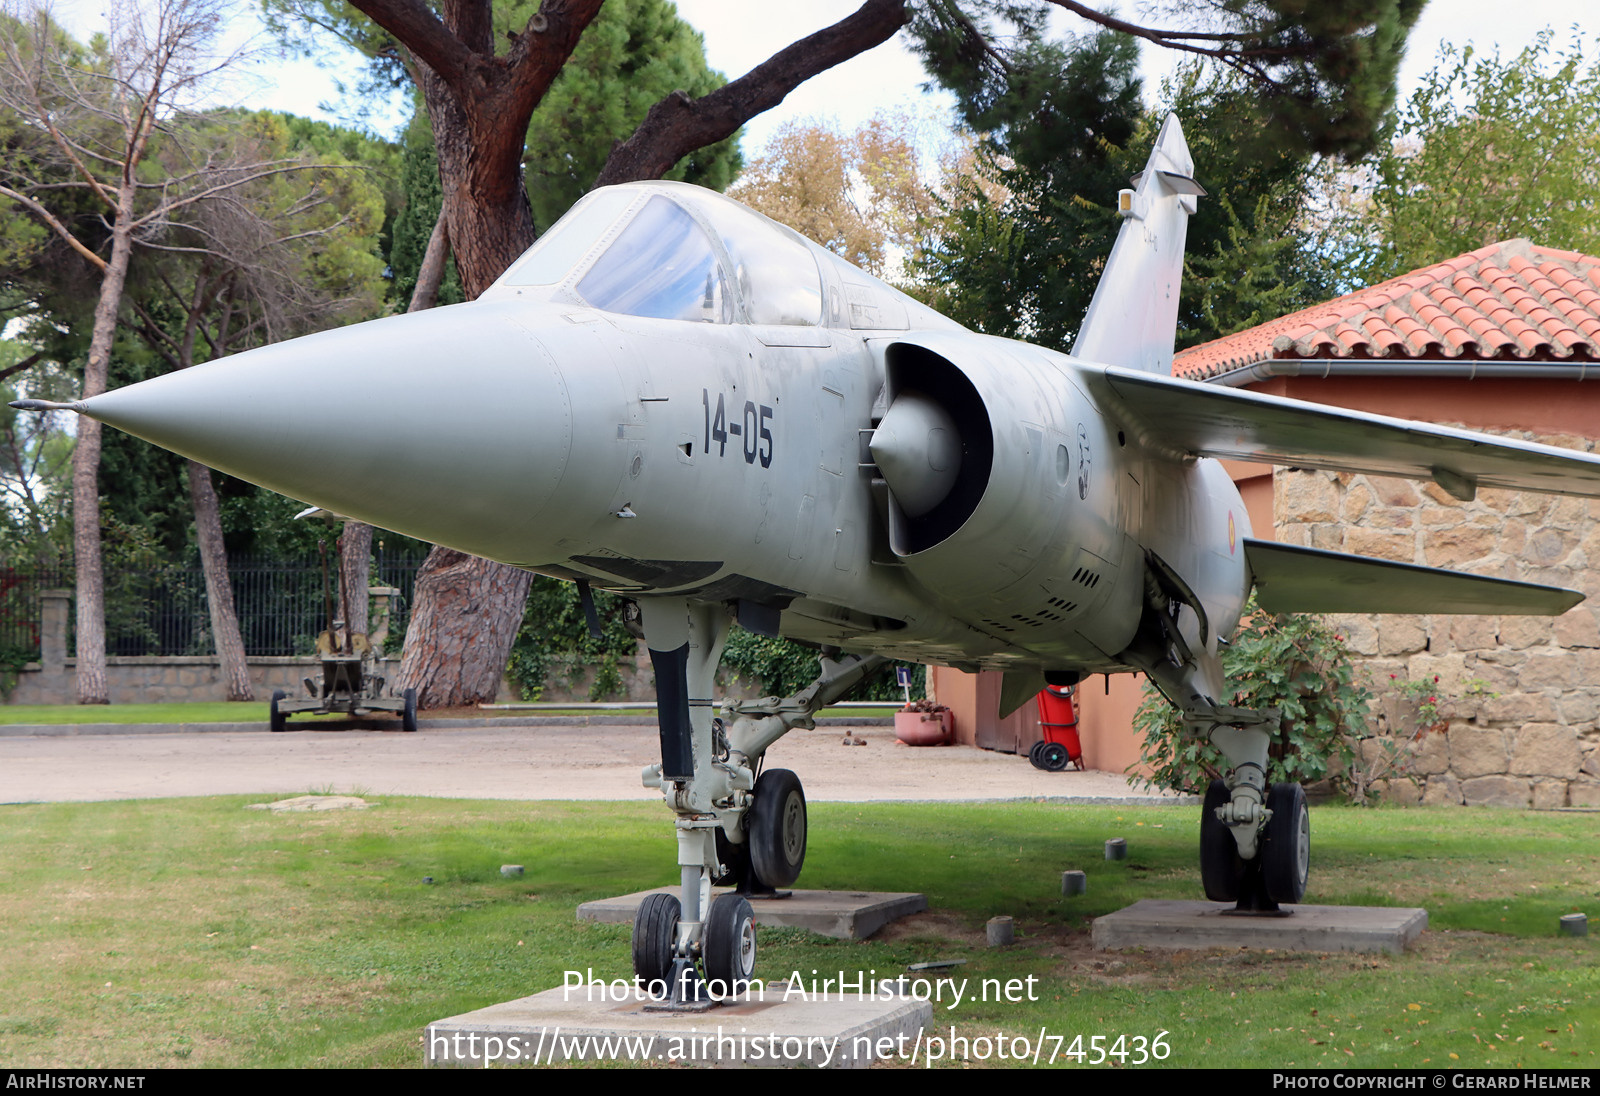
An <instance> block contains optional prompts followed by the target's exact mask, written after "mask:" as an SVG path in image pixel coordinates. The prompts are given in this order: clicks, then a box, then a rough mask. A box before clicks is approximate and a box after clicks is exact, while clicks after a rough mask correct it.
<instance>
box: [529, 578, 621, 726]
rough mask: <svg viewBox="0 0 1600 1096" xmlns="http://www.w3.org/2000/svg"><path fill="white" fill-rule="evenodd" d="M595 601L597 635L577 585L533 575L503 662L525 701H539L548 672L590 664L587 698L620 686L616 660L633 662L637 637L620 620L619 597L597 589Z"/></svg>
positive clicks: (575, 669) (566, 671)
mask: <svg viewBox="0 0 1600 1096" xmlns="http://www.w3.org/2000/svg"><path fill="white" fill-rule="evenodd" d="M594 603H595V609H596V610H597V611H598V612H599V614H600V637H599V638H598V639H596V638H595V637H594V636H592V635H590V634H589V623H588V621H587V620H586V619H585V618H584V613H583V604H582V602H581V601H580V600H579V598H578V587H577V584H576V583H572V582H562V581H560V580H558V579H553V578H545V577H544V576H543V575H538V576H535V577H534V580H533V587H532V589H531V590H530V591H529V592H528V607H527V609H526V611H525V612H524V613H523V615H522V627H521V628H520V629H519V630H518V631H517V638H516V642H515V643H513V644H512V647H511V660H510V662H509V664H508V665H507V666H506V674H507V675H508V676H509V677H510V678H511V680H512V681H514V682H516V685H517V692H518V693H519V694H520V695H521V697H522V699H523V700H538V699H539V698H540V697H541V696H542V695H543V694H544V690H545V686H546V684H547V682H548V679H549V676H550V675H551V674H552V673H564V674H566V675H568V676H576V674H577V673H578V672H579V671H581V670H582V669H583V668H584V667H588V666H593V667H594V668H595V678H594V681H593V682H592V683H591V684H590V686H589V699H590V700H605V699H607V698H608V697H611V696H614V695H616V693H617V692H618V690H620V689H621V688H622V673H621V670H620V668H619V664H620V663H621V662H622V661H623V660H628V661H632V659H633V656H634V652H635V650H637V648H638V641H637V640H635V639H634V638H633V635H632V634H631V633H630V632H629V631H628V629H627V628H626V626H624V624H623V620H622V610H623V601H622V599H621V598H619V597H617V596H616V595H615V594H611V593H607V592H606V591H604V590H596V591H595V592H594Z"/></svg>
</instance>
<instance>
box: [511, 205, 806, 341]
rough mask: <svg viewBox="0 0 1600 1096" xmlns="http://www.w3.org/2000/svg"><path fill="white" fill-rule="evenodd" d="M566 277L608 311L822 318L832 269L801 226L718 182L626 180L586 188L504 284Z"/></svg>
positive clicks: (710, 319) (782, 321)
mask: <svg viewBox="0 0 1600 1096" xmlns="http://www.w3.org/2000/svg"><path fill="white" fill-rule="evenodd" d="M529 286H550V287H552V288H554V287H562V288H564V289H565V290H567V291H568V292H570V293H572V294H575V295H576V296H577V297H578V298H579V299H581V300H582V301H583V302H584V303H586V304H588V305H590V306H591V307H593V308H597V309H599V310H600V311H602V312H614V313H619V314H622V315H627V316H644V317H650V318H655V319H665V320H690V321H694V322H699V323H734V322H738V321H740V320H743V321H745V322H749V323H757V324H778V325H785V326H816V325H819V324H821V323H822V318H823V316H822V303H823V291H822V276H821V274H820V273H819V271H818V269H817V261H816V258H815V257H814V256H813V254H812V251H811V248H810V246H808V245H807V244H806V242H805V240H804V239H803V238H802V237H800V236H799V235H797V234H796V233H794V232H793V231H791V230H789V229H787V228H784V227H783V226H782V225H779V224H777V223H775V222H773V221H769V220H767V219H766V218H765V217H761V216H759V215H758V214H755V213H752V212H751V211H750V210H748V209H745V208H744V207H743V206H741V205H739V204H738V203H737V202H733V201H730V200H728V199H726V198H723V197H722V196H721V195H719V194H715V193H713V192H711V191H704V190H699V189H697V188H694V187H687V186H670V187H666V186H662V185H660V184H655V185H650V186H620V187H607V188H605V189H603V190H596V191H593V192H591V193H590V194H587V195H585V196H584V197H583V199H582V200H581V201H579V202H578V204H577V205H575V206H573V207H572V209H571V210H570V211H568V213H567V215H566V216H564V217H562V218H561V220H559V221H557V222H556V223H555V224H554V225H553V226H551V228H550V230H549V231H548V232H546V233H545V234H544V235H543V236H542V237H540V239H539V242H538V243H536V244H534V245H533V247H531V248H530V249H529V250H528V252H527V253H526V254H525V255H523V256H522V257H521V258H520V259H518V260H517V261H516V262H515V263H513V264H512V265H511V268H510V269H509V270H507V271H506V272H505V274H503V275H502V276H501V278H500V280H499V281H497V282H496V283H495V287H496V288H500V287H507V288H515V287H529Z"/></svg>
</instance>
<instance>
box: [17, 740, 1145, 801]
mask: <svg viewBox="0 0 1600 1096" xmlns="http://www.w3.org/2000/svg"><path fill="white" fill-rule="evenodd" d="M850 733H851V734H852V735H853V736H854V737H856V738H860V739H865V740H866V743H867V744H866V745H865V746H845V745H841V740H842V739H844V738H845V736H846V730H845V729H843V728H838V727H823V728H818V729H817V730H814V731H795V732H793V733H792V734H790V735H789V736H788V737H787V738H785V739H783V740H782V741H781V742H779V743H778V744H777V745H776V746H774V747H773V748H772V749H771V750H770V751H769V752H768V755H767V756H768V764H769V765H770V766H780V767H784V768H790V769H794V770H795V771H796V772H797V773H799V774H800V777H801V779H802V780H803V781H804V782H805V789H806V795H807V797H808V798H810V799H814V800H818V801H835V802H840V801H842V802H864V801H873V800H878V801H884V800H943V801H955V800H1006V799H1051V800H1056V801H1072V800H1080V799H1081V800H1091V801H1093V800H1116V801H1125V802H1137V801H1141V800H1144V801H1150V797H1151V796H1152V793H1151V792H1148V791H1146V790H1144V789H1143V788H1142V787H1140V786H1130V785H1129V783H1128V781H1127V780H1126V779H1125V778H1124V777H1122V776H1121V775H1120V774H1115V773H1102V772H1087V773H1080V772H1064V773H1045V772H1040V771H1039V770H1037V769H1035V768H1033V766H1031V765H1029V764H1028V761H1027V758H1025V757H1015V756H1012V755H1010V754H998V753H992V752H990V751H987V750H977V749H972V748H968V747H962V746H950V747H941V748H922V749H914V748H911V747H907V746H902V745H900V744H899V743H897V742H896V741H895V738H894V731H893V729H892V728H889V727H858V728H852V729H850ZM658 751H659V746H658V744H657V739H656V731H655V728H654V727H648V726H566V725H562V726H527V727H486V728H442V729H429V728H428V727H427V726H426V724H425V725H424V727H423V729H422V730H421V731H419V732H418V733H416V734H403V733H400V732H398V731H371V730H335V729H327V730H322V729H318V730H302V731H291V732H289V733H286V734H269V733H265V732H251V731H237V732H218V731H213V732H208V733H163V734H151V733H130V734H96V735H59V734H56V735H39V736H25V735H17V736H12V737H3V738H0V802H3V803H26V802H64V801H85V800H104V799H150V798H160V797H166V796H194V795H232V794H246V795H254V794H273V795H277V794H290V795H298V794H303V793H305V792H308V791H313V790H315V791H333V792H340V793H356V794H362V795H426V796H441V797H449V798H477V799H609V800H624V799H640V800H646V799H656V798H658V796H659V793H658V792H655V791H652V790H648V789H646V788H644V787H642V786H641V785H640V783H639V771H640V770H641V769H642V768H644V766H646V765H648V764H650V763H652V762H653V761H655V760H657V759H658V758H659V756H660V754H659V752H658Z"/></svg>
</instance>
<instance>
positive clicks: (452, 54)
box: [350, 0, 484, 98]
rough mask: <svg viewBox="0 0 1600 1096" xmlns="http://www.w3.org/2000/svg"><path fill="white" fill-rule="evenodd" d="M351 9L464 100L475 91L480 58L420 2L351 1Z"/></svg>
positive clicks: (393, 0) (481, 62)
mask: <svg viewBox="0 0 1600 1096" xmlns="http://www.w3.org/2000/svg"><path fill="white" fill-rule="evenodd" d="M350 2H351V6H352V7H354V8H355V9H356V10H357V11H359V12H361V13H362V14H363V15H365V16H367V18H369V19H371V20H372V21H373V22H374V23H377V24H378V25H379V26H380V27H382V28H383V29H384V30H386V31H388V32H389V33H390V34H392V35H394V36H395V38H396V39H397V40H398V41H399V42H400V44H401V45H403V46H405V47H406V49H408V50H410V51H411V55H412V56H413V57H415V58H416V59H417V60H419V61H421V62H422V63H423V64H425V65H427V66H428V67H429V68H431V69H432V70H433V71H434V72H435V73H436V74H437V75H438V76H439V78H440V79H441V80H443V81H444V82H445V83H446V84H448V85H449V86H450V88H451V90H452V91H454V92H455V93H456V94H457V95H458V96H461V97H463V98H465V97H468V96H470V95H471V94H472V92H473V90H474V84H475V82H476V81H474V79H473V77H474V76H475V75H477V73H478V70H479V69H480V67H481V66H482V65H483V63H484V61H483V58H481V57H479V56H478V55H477V54H475V53H473V52H472V50H470V49H468V48H467V47H466V46H465V45H463V44H462V42H461V39H459V38H457V37H456V36H455V35H454V34H453V33H451V31H450V30H449V28H447V27H446V26H445V25H444V23H442V22H441V21H440V20H439V17H438V16H436V15H434V14H433V12H431V11H429V10H428V6H427V5H426V4H424V3H422V2H421V0H350Z"/></svg>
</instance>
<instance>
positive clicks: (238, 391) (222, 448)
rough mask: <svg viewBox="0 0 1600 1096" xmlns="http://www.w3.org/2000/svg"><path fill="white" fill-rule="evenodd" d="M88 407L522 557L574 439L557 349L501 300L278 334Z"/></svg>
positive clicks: (116, 421)
mask: <svg viewBox="0 0 1600 1096" xmlns="http://www.w3.org/2000/svg"><path fill="white" fill-rule="evenodd" d="M80 409H81V410H82V411H83V413H85V414H88V415H90V416H92V417H94V418H97V419H99V420H101V421H102V422H104V423H106V424H107V425H110V426H115V427H117V428H118V429H120V430H125V431H127V432H128V433H130V434H134V435H136V436H138V437H141V438H144V439H146V440H148V441H151V442H154V443H155V444H157V445H160V446H162V447H164V448H167V449H171V450H173V451H174V452H177V453H180V454H182V455H184V456H187V457H192V458H193V459H195V460H197V461H200V462H201V463H203V464H207V465H209V466H211V467H213V468H216V469H219V470H221V471H223V472H226V473H227V474H229V475H231V476H236V477H238V478H240V479H244V480H248V481H250V482H252V483H257V484H260V485H261V486H263V487H267V488H270V489H272V490H274V491H278V492H280V493H282V494H285V495H289V496H290V497H292V498H296V499H301V500H304V501H306V502H311V503H315V504H317V505H318V506H322V507H325V508H327V509H329V510H332V511H334V512H336V513H340V514H347V515H349V516H351V517H354V518H358V519H360V520H362V521H365V522H368V523H370V524H373V525H377V526H380V527H383V528H386V529H393V530H396V531H398V532H402V533H406V534H409V535H411V536H415V537H420V538H422V539H426V540H430V541H433V542H435V543H440V544H448V545H451V546H452V547H458V548H461V549H463V550H465V551H469V552H473V553H475V554H479V555H486V556H490V557H492V558H501V559H506V558H513V559H514V558H518V555H519V552H518V550H517V545H518V542H519V540H521V539H522V538H521V537H519V533H522V532H524V531H525V530H527V529H528V528H529V527H530V526H531V525H533V524H535V523H536V522H537V520H538V516H539V515H538V512H539V508H540V507H541V505H543V504H544V503H545V501H546V500H547V499H548V498H549V496H550V494H551V492H552V491H553V490H554V489H555V487H556V484H557V483H558V482H559V481H560V479H561V476H562V473H563V471H564V469H565V467H566V463H567V457H568V453H569V451H570V447H571V440H572V411H571V407H570V405H569V402H568V398H567V390H566V386H565V384H564V383H563V381H562V377H561V374H560V371H559V370H558V369H557V367H556V365H555V363H554V361H552V360H551V358H550V356H549V355H548V353H547V352H546V351H545V349H544V347H543V346H541V344H540V342H539V341H538V340H537V339H536V338H535V337H534V336H533V335H532V334H531V333H530V332H529V331H528V330H527V328H526V327H524V326H523V325H522V324H521V323H519V322H518V321H517V318H516V316H515V314H514V313H512V312H510V311H508V310H507V309H505V308H504V307H503V306H501V305H499V304H497V303H489V302H482V303H474V304H467V305H457V306H454V307H450V308H440V309H433V310H430V311H427V312H417V313H413V314H410V315H406V316H395V317H391V318H389V319H383V320H376V321H373V322H371V323H366V324H357V325H354V326H352V327H347V328H340V329H338V330H335V331H327V332H323V333H321V334H317V335H310V336H307V337H306V338H303V339H295V340H292V341H290V342H285V343H279V344H275V345H273V346H268V347H264V348H262V349H259V350H253V351H250V352H248V353H245V354H239V355H235V356H233V357H230V358H224V359H221V360H219V361H215V362H210V363H207V364H205V365H201V366H196V367H194V368H192V369H188V370H184V371H183V372H181V373H172V374H168V375H166V376H162V377H157V378H155V379H153V380H150V381H145V382H143V383H141V384H136V385H131V386H129V387H127V388H122V389H118V390H116V391H113V392H107V393H105V394H103V395H100V396H95V397H94V398H92V399H89V400H85V401H83V403H82V404H81V405H80Z"/></svg>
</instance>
